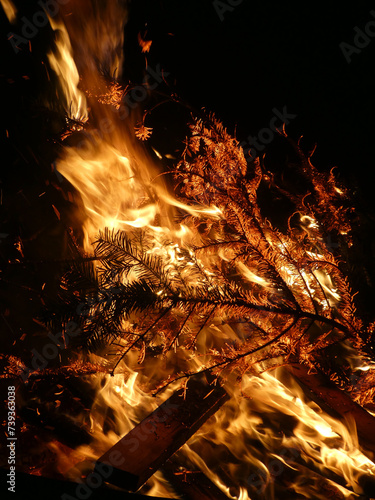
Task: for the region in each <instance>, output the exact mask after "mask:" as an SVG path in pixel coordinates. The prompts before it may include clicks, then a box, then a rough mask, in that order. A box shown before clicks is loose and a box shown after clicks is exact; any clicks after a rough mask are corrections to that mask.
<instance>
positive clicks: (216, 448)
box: [2, 0, 375, 500]
mask: <svg viewBox="0 0 375 500" xmlns="http://www.w3.org/2000/svg"><path fill="white" fill-rule="evenodd" d="M2 4H3V5H4V4H5V5H7V6H8V8H9V5H10V2H9V1H5V0H3V1H2ZM48 19H49V23H50V26H51V29H52V30H53V31H54V35H55V41H54V46H53V48H52V49H51V52H50V53H49V54H48V61H49V65H50V71H51V72H53V73H54V74H55V76H56V93H57V95H58V97H59V105H60V106H61V105H64V108H65V118H66V124H65V127H64V130H62V131H61V134H60V139H59V140H58V141H57V142H56V149H57V150H58V158H57V160H56V169H57V172H58V173H59V175H60V176H63V178H64V182H63V184H62V186H63V188H62V189H63V190H64V189H65V188H66V189H67V190H68V191H69V196H70V197H71V198H73V199H74V200H76V201H75V203H76V205H77V206H78V205H79V206H80V210H81V213H80V218H81V220H82V225H81V228H80V229H79V230H77V231H70V232H69V235H70V247H69V251H67V253H66V255H65V256H64V259H62V260H61V274H60V278H59V281H60V288H59V293H58V296H57V297H55V298H54V300H52V299H51V300H50V301H47V300H45V302H46V307H45V310H44V311H43V313H41V315H40V318H39V319H38V321H41V322H42V323H43V324H44V325H45V327H46V330H45V331H46V332H49V333H48V337H47V334H46V335H45V337H44V338H45V339H53V342H52V343H51V340H46V342H47V344H44V346H43V347H41V348H40V349H39V350H38V349H34V350H33V356H34V357H33V358H31V359H29V360H27V361H26V360H24V359H20V358H17V357H16V356H8V357H6V358H4V359H6V365H5V376H6V377H8V378H9V377H10V378H15V379H16V380H17V382H16V384H17V390H18V408H19V416H18V424H19V425H22V426H23V427H22V429H23V434H24V436H25V437H24V440H25V442H26V443H28V445H29V446H32V447H35V448H36V449H37V450H38V453H39V454H40V453H43V454H44V456H43V457H42V459H39V461H38V462H37V463H36V462H35V457H34V463H33V464H32V465H31V464H27V463H26V462H22V459H21V457H20V458H19V461H20V464H19V470H20V471H21V470H23V471H25V472H29V473H33V474H34V475H35V474H36V475H39V476H43V477H45V476H49V477H55V478H60V479H64V480H70V481H76V482H77V483H79V482H81V483H82V485H84V486H85V487H86V488H88V487H90V488H91V490H93V489H94V490H95V488H97V489H98V491H99V490H100V491H101V490H102V488H104V486H100V485H99V486H95V487H94V486H93V484H94V481H93V479H92V478H93V477H97V476H95V474H96V475H99V476H100V474H101V475H102V476H100V477H102V482H103V477H104V481H105V482H107V483H111V484H114V485H115V486H117V487H119V488H121V489H123V490H126V491H136V490H138V489H139V488H142V489H141V490H140V492H141V493H142V494H145V495H154V496H155V495H156V496H163V497H165V498H186V499H206V498H207V499H209V498H212V499H214V498H215V499H218V498H219V499H220V498H231V499H241V500H245V499H248V498H251V499H262V498H267V499H271V498H275V499H279V498H288V499H290V498H301V499H302V498H310V499H316V498H326V497H328V498H339V499H344V498H345V499H356V498H363V499H364V498H370V497H371V496H375V486H374V485H375V477H374V476H375V463H374V462H373V461H372V460H373V459H374V453H375V439H374V434H373V425H374V423H375V419H374V417H373V416H372V414H371V411H374V409H375V408H374V400H373V398H374V382H375V371H374V369H375V364H374V363H373V361H372V359H371V358H372V338H373V337H372V336H373V328H374V326H373V324H365V323H364V321H362V320H361V319H360V318H359V317H358V315H357V314H356V306H355V302H354V298H353V297H354V293H353V291H352V290H351V287H350V283H349V277H348V276H349V271H348V266H347V264H346V262H345V260H346V257H347V256H348V255H350V252H351V248H352V241H351V231H352V226H353V224H355V223H356V213H355V211H354V209H353V208H352V207H351V204H350V200H349V199H348V195H347V191H346V189H345V187H344V186H342V185H338V183H337V181H336V179H335V177H334V174H333V173H332V172H330V173H321V172H319V171H318V170H317V169H316V168H315V167H314V165H313V164H312V162H311V157H312V155H313V152H314V151H313V150H312V151H305V150H304V147H303V143H302V141H301V140H300V141H294V140H292V139H291V138H290V137H288V135H287V134H286V131H285V129H283V128H280V141H281V143H282V144H283V148H284V149H285V151H286V153H287V154H286V157H287V162H286V163H285V168H284V170H283V173H282V175H280V173H279V172H277V171H272V170H271V169H270V168H269V165H268V164H267V161H266V158H257V159H255V160H253V159H252V160H251V161H250V160H249V159H248V158H247V157H246V155H245V154H244V151H243V149H242V148H241V147H240V145H239V141H238V140H237V139H236V138H235V137H233V136H232V135H230V134H229V133H228V131H227V130H226V129H225V127H224V126H223V124H222V123H221V122H220V121H219V120H218V119H217V118H216V117H215V116H214V115H213V114H210V113H207V112H206V111H205V110H201V111H193V112H192V113H191V116H190V123H189V129H188V134H187V137H186V139H185V142H184V146H183V149H182V150H181V151H180V157H179V158H177V159H176V160H175V161H173V162H168V164H167V163H166V164H165V165H163V168H160V164H161V163H162V162H160V161H156V157H155V154H154V153H156V156H157V157H159V158H160V156H161V155H160V154H159V153H158V152H157V151H154V153H152V150H151V148H150V150H147V140H148V139H149V137H150V136H151V134H152V132H153V130H152V128H151V127H150V126H149V123H148V120H149V119H150V116H151V114H152V112H151V111H152V109H153V108H155V107H157V106H159V104H160V103H161V101H164V100H166V101H168V102H169V103H172V104H173V105H175V106H176V107H181V106H184V104H183V103H182V102H181V101H180V100H179V99H178V97H176V95H175V94H174V93H170V95H163V96H162V97H160V95H155V93H154V92H153V89H152V87H153V84H152V83H151V82H150V81H149V79H147V81H146V82H145V83H144V85H143V86H142V89H143V92H144V95H145V96H146V98H145V99H143V100H142V99H140V100H139V104H138V105H137V106H136V107H135V108H134V109H133V110H132V111H131V112H129V110H128V108H126V107H125V105H124V103H125V102H129V100H128V99H129V95H131V92H132V90H134V89H133V87H132V86H131V85H130V84H129V85H125V84H123V81H124V79H123V77H122V75H121V72H120V70H119V68H121V65H122V52H121V49H122V43H123V29H124V22H125V20H126V8H125V6H124V5H123V4H122V2H113V3H112V2H109V3H108V5H106V3H105V2H100V1H94V0H92V1H88V0H87V1H77V2H65V3H64V5H63V6H61V9H60V11H59V14H58V16H56V17H51V16H48ZM83 39H84V40H85V43H84V44H83V43H82V40H83ZM140 43H141V46H142V48H143V50H144V51H145V52H147V51H148V50H149V49H150V45H151V43H148V44H147V43H146V42H145V41H144V40H142V39H140ZM127 100H128V101H127ZM47 106H49V107H51V108H52V107H53V106H54V105H53V104H52V103H47ZM156 126H157V125H156ZM68 191H67V192H66V193H65V195H66V196H68ZM72 193H73V194H72ZM270 200H277V203H278V205H277V206H278V207H280V210H277V214H275V213H272V210H271V209H270ZM58 215H59V214H58ZM330 238H334V239H335V241H339V242H340V245H339V246H338V248H337V249H336V250H335V251H334V252H333V251H332V249H331V248H330V246H329V245H328V244H327V242H328V241H331V240H330ZM20 263H21V264H22V259H21V260H20ZM359 300H360V298H359ZM46 345H48V346H49V347H48V348H47V347H46ZM46 358H47V360H48V361H46ZM37 359H38V361H37ZM43 359H44V362H41V360H43ZM37 415H38V416H39V417H40V418H39V419H38V417H37ZM38 425H39V426H44V428H46V427H47V428H48V429H49V432H48V434H43V435H42V434H40V435H39V436H38V438H37V437H36V434H37V433H38V432H39V431H38ZM59 425H60V426H61V429H63V431H62V432H60V434H59V431H58V427H59ZM20 432H21V431H20ZM41 436H42V437H41ZM67 436H68V437H67ZM120 439H121V440H120ZM94 467H95V470H94ZM96 484H97V483H96ZM87 485H89V486H87ZM78 487H79V485H78V486H77V488H78ZM116 493H117V492H116ZM116 493H115V490H113V492H112V494H113V495H115V494H116ZM76 495H77V493H76Z"/></svg>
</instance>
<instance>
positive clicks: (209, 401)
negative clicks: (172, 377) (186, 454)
mask: <svg viewBox="0 0 375 500" xmlns="http://www.w3.org/2000/svg"><path fill="white" fill-rule="evenodd" d="M227 399H228V395H227V393H226V392H225V390H224V389H223V388H222V387H220V386H212V385H211V386H210V385H208V384H207V383H203V382H201V381H197V380H191V381H190V382H189V384H188V389H187V391H186V396H185V397H184V391H183V390H182V389H181V390H179V391H177V392H176V393H174V394H173V395H172V396H171V397H170V398H169V399H167V400H166V401H165V402H164V403H163V404H162V405H161V406H159V408H157V409H156V410H155V411H154V412H153V413H151V415H149V416H148V417H146V418H145V419H144V420H143V421H142V422H141V423H139V424H138V425H137V426H136V427H134V429H133V430H131V431H130V432H129V433H128V434H127V435H126V436H125V437H124V438H122V439H121V440H120V441H119V442H118V443H117V444H115V445H114V446H113V447H112V448H111V449H110V450H109V451H107V452H106V453H105V454H104V455H103V456H102V457H100V458H99V459H98V461H97V463H96V467H98V466H100V464H107V465H110V466H111V467H112V468H113V471H112V474H111V475H110V477H109V478H108V479H107V481H108V482H110V483H111V484H114V485H116V486H120V487H123V488H126V489H128V490H129V491H136V490H137V489H139V488H140V487H141V486H142V484H144V483H145V482H146V481H147V479H149V478H150V477H151V476H152V474H154V472H156V471H157V470H158V469H159V468H160V467H161V466H162V465H163V464H164V463H165V462H166V461H167V460H168V458H170V457H171V456H172V455H173V454H174V453H175V452H176V451H177V450H178V449H179V448H180V447H181V446H182V445H183V444H184V443H186V441H187V440H188V439H189V438H190V437H191V436H192V435H193V434H194V433H195V432H196V431H197V430H198V429H199V428H200V427H201V426H202V424H203V423H204V422H205V421H206V420H207V419H208V418H209V417H210V416H211V415H213V414H214V413H215V412H216V411H217V410H218V409H219V408H220V407H221V406H222V405H223V404H224V403H225V401H227Z"/></svg>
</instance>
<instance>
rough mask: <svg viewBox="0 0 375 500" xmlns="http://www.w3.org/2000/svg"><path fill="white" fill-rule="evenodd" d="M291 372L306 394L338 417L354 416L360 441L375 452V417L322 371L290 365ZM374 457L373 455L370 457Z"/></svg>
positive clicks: (366, 448) (368, 450)
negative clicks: (311, 370)
mask: <svg viewBox="0 0 375 500" xmlns="http://www.w3.org/2000/svg"><path fill="white" fill-rule="evenodd" d="M286 368H287V371H288V372H289V373H291V374H292V375H293V376H294V377H295V378H296V380H297V382H298V383H299V384H300V385H301V387H302V388H303V390H304V392H305V394H306V395H307V396H309V397H310V399H312V400H313V401H315V402H316V403H317V404H319V406H321V407H322V408H323V409H324V410H325V411H327V413H330V414H331V415H332V413H333V416H334V417H336V418H340V419H342V418H345V417H347V416H350V417H352V418H353V419H354V420H355V423H356V426H357V432H358V441H359V444H360V445H361V447H363V448H364V451H365V450H367V452H372V453H375V433H374V429H375V418H374V417H373V416H372V415H370V413H368V412H367V411H366V410H365V409H363V408H362V407H361V406H360V405H359V404H357V403H355V402H354V401H353V400H352V399H351V398H350V397H349V396H348V395H347V394H346V393H345V392H343V391H341V390H340V389H339V388H338V387H336V386H335V385H334V384H333V382H331V381H330V380H328V379H327V378H326V377H325V376H324V375H323V374H322V373H320V372H318V373H308V370H307V368H306V367H304V366H302V365H296V364H293V365H288V366H287V367H286ZM369 458H371V459H372V458H373V457H371V456H370V457H369Z"/></svg>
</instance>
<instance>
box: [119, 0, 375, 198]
mask: <svg viewBox="0 0 375 500" xmlns="http://www.w3.org/2000/svg"><path fill="white" fill-rule="evenodd" d="M224 3H225V2H224ZM237 3H239V5H237V6H236V7H233V8H232V10H231V11H229V10H228V11H226V12H225V13H224V14H223V19H222V20H221V19H220V16H219V15H218V13H217V11H216V9H215V4H214V2H211V1H206V0H189V1H179V2H176V1H172V0H157V1H155V0H153V1H144V0H142V1H140V2H134V4H133V7H132V11H131V16H130V23H129V25H128V28H127V33H128V34H129V36H130V38H131V36H133V37H134V33H135V31H136V30H137V29H140V30H141V29H143V28H144V26H145V23H147V27H148V33H147V37H148V38H151V39H152V40H153V41H154V42H153V45H152V50H151V52H150V56H149V63H150V64H151V65H152V64H154V65H155V64H156V63H160V64H161V66H162V67H163V68H164V69H165V70H166V71H168V72H169V73H170V74H171V75H172V76H173V77H174V78H175V81H176V89H177V90H178V92H179V93H180V94H181V95H182V96H183V97H184V98H185V99H186V100H187V101H189V102H190V103H192V104H194V105H195V106H197V107H199V106H205V107H206V108H207V109H208V110H211V111H214V112H215V113H216V114H217V116H218V117H219V118H221V119H222V120H223V121H224V123H225V125H227V126H228V128H229V130H231V131H233V130H234V128H235V127H236V126H237V137H238V138H239V139H240V140H241V141H242V140H246V137H247V136H248V135H249V134H252V135H256V134H257V133H258V131H259V130H260V129H262V128H263V127H266V126H267V125H268V123H269V120H270V119H271V117H272V109H273V108H274V107H276V108H278V109H282V108H283V107H284V106H286V107H287V110H288V111H289V112H290V113H293V114H296V115H297V118H296V119H294V120H293V121H292V122H291V124H290V126H289V127H288V128H287V132H288V133H290V134H291V135H292V136H294V137H298V136H299V135H303V136H304V137H305V138H306V139H307V140H309V141H312V142H317V144H318V149H317V152H316V156H315V157H314V160H315V164H316V165H317V166H318V167H319V166H320V167H321V168H330V167H332V166H334V165H337V166H338V167H339V170H340V172H342V173H344V174H345V176H346V177H348V178H349V179H350V180H351V181H352V180H354V179H353V177H354V178H356V179H358V182H359V183H360V184H361V186H362V188H363V189H365V191H366V193H367V194H369V188H370V185H371V183H370V182H369V177H371V175H372V171H373V168H374V165H375V153H374V149H373V137H374V132H375V125H374V112H375V92H374V83H375V71H374V63H375V57H374V56H375V40H372V39H369V42H368V44H367V46H366V47H364V48H363V49H361V51H360V53H354V54H353V55H352V57H351V59H352V60H351V63H350V64H349V63H348V62H347V61H346V59H345V57H344V55H343V53H342V50H341V48H340V46H339V45H340V43H341V42H347V43H349V44H353V39H354V36H355V31H354V28H355V26H358V27H359V28H362V29H364V27H365V26H366V24H367V23H368V22H369V21H370V20H374V21H375V17H374V16H372V15H371V13H370V10H371V7H368V8H367V7H364V6H363V4H362V3H361V4H356V5H355V4H352V5H350V6H347V5H345V6H343V4H341V6H340V8H339V9H338V8H337V6H336V5H330V4H326V6H325V8H324V10H322V9H321V8H318V7H316V6H315V5H314V4H312V3H309V4H301V5H299V6H298V7H297V6H296V4H292V3H291V2H282V3H278V4H276V3H272V2H264V3H258V2H252V1H249V0H243V1H242V2H237ZM217 5H218V4H217ZM218 8H219V7H218ZM374 26H375V23H374ZM373 30H374V32H375V28H373ZM168 33H173V34H174V36H171V35H168ZM127 61H128V63H129V64H130V65H131V62H132V57H131V55H129V56H128V59H127ZM169 78H171V77H169Z"/></svg>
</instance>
